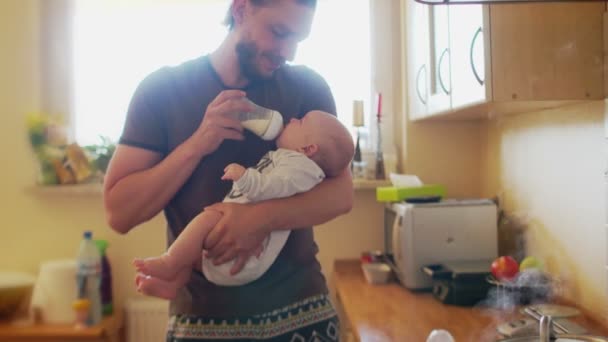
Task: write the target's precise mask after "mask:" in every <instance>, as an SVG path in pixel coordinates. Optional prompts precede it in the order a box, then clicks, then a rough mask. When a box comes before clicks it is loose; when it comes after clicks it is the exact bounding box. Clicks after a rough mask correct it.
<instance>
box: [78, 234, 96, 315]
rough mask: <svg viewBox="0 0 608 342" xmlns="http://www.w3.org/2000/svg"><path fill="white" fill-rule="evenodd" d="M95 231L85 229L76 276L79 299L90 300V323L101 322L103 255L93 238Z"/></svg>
mask: <svg viewBox="0 0 608 342" xmlns="http://www.w3.org/2000/svg"><path fill="white" fill-rule="evenodd" d="M92 237H93V233H91V232H90V231H85V232H84V234H83V239H82V241H81V242H80V248H79V250H78V256H77V257H76V278H77V283H76V285H77V287H76V288H77V291H78V299H87V300H89V302H90V307H89V317H88V321H87V322H88V324H89V325H96V324H99V323H100V322H101V316H102V307H101V292H100V287H101V255H100V254H99V249H98V248H97V246H96V245H95V242H93V240H92V239H91V238H92Z"/></svg>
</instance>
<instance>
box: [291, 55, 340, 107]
mask: <svg viewBox="0 0 608 342" xmlns="http://www.w3.org/2000/svg"><path fill="white" fill-rule="evenodd" d="M298 71H299V74H300V76H301V77H302V83H301V84H302V87H301V89H302V91H303V98H302V112H301V113H300V115H302V116H304V114H306V113H308V112H310V111H311V110H322V111H325V112H328V113H330V114H333V115H337V110H336V102H335V100H334V96H333V95H332V93H331V89H330V88H329V85H328V84H327V82H326V81H325V79H323V77H322V76H321V75H319V74H318V73H317V72H315V71H313V70H312V69H310V68H308V67H304V66H301V67H300V69H299V70H298Z"/></svg>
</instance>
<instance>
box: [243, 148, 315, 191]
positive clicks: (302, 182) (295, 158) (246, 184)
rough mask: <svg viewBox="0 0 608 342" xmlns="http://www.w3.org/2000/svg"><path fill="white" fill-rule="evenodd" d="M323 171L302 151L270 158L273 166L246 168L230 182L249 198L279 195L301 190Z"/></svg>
mask: <svg viewBox="0 0 608 342" xmlns="http://www.w3.org/2000/svg"><path fill="white" fill-rule="evenodd" d="M324 177H325V175H324V174H323V171H322V170H321V169H320V168H319V167H318V166H317V164H315V163H314V162H313V161H312V160H310V159H309V158H308V157H306V156H304V155H300V154H297V155H294V154H289V155H286V156H285V155H284V156H281V157H280V158H277V159H275V160H274V168H273V169H272V170H271V171H269V172H266V173H261V172H260V171H258V170H257V169H255V168H248V169H246V170H245V171H244V173H243V174H242V176H241V177H240V178H239V179H238V180H236V181H235V182H234V187H235V188H236V189H237V190H239V191H240V192H241V193H243V194H245V195H246V196H247V198H248V199H249V200H251V201H252V202H257V201H264V200H268V199H272V198H283V197H289V196H293V195H295V194H297V193H300V192H305V191H308V190H310V189H312V188H313V187H314V186H315V185H317V184H319V183H320V182H321V181H322V180H323V179H324Z"/></svg>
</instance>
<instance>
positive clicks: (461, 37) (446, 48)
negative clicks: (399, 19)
mask: <svg viewBox="0 0 608 342" xmlns="http://www.w3.org/2000/svg"><path fill="white" fill-rule="evenodd" d="M405 10H406V16H405V18H406V22H405V25H406V32H407V34H406V37H407V43H406V46H407V48H406V54H407V61H408V62H407V64H408V68H407V69H408V89H409V90H408V99H409V113H410V118H411V119H419V118H424V117H427V116H429V115H435V114H438V113H443V112H448V111H451V110H452V109H453V108H455V107H462V106H467V105H470V104H473V103H476V102H482V101H485V96H486V88H485V82H484V77H485V76H484V75H485V70H484V69H485V57H484V42H483V34H482V30H481V29H482V26H483V7H482V6H481V5H460V6H443V5H441V6H429V5H423V4H420V3H417V2H416V1H414V0H406V9H405Z"/></svg>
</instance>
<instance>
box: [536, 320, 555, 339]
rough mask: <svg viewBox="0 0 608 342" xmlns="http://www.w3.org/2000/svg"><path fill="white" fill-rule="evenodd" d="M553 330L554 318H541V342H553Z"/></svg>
mask: <svg viewBox="0 0 608 342" xmlns="http://www.w3.org/2000/svg"><path fill="white" fill-rule="evenodd" d="M552 330H553V318H551V316H545V315H543V316H541V317H540V326H539V335H540V336H539V341H540V342H550V341H551V333H552Z"/></svg>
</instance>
